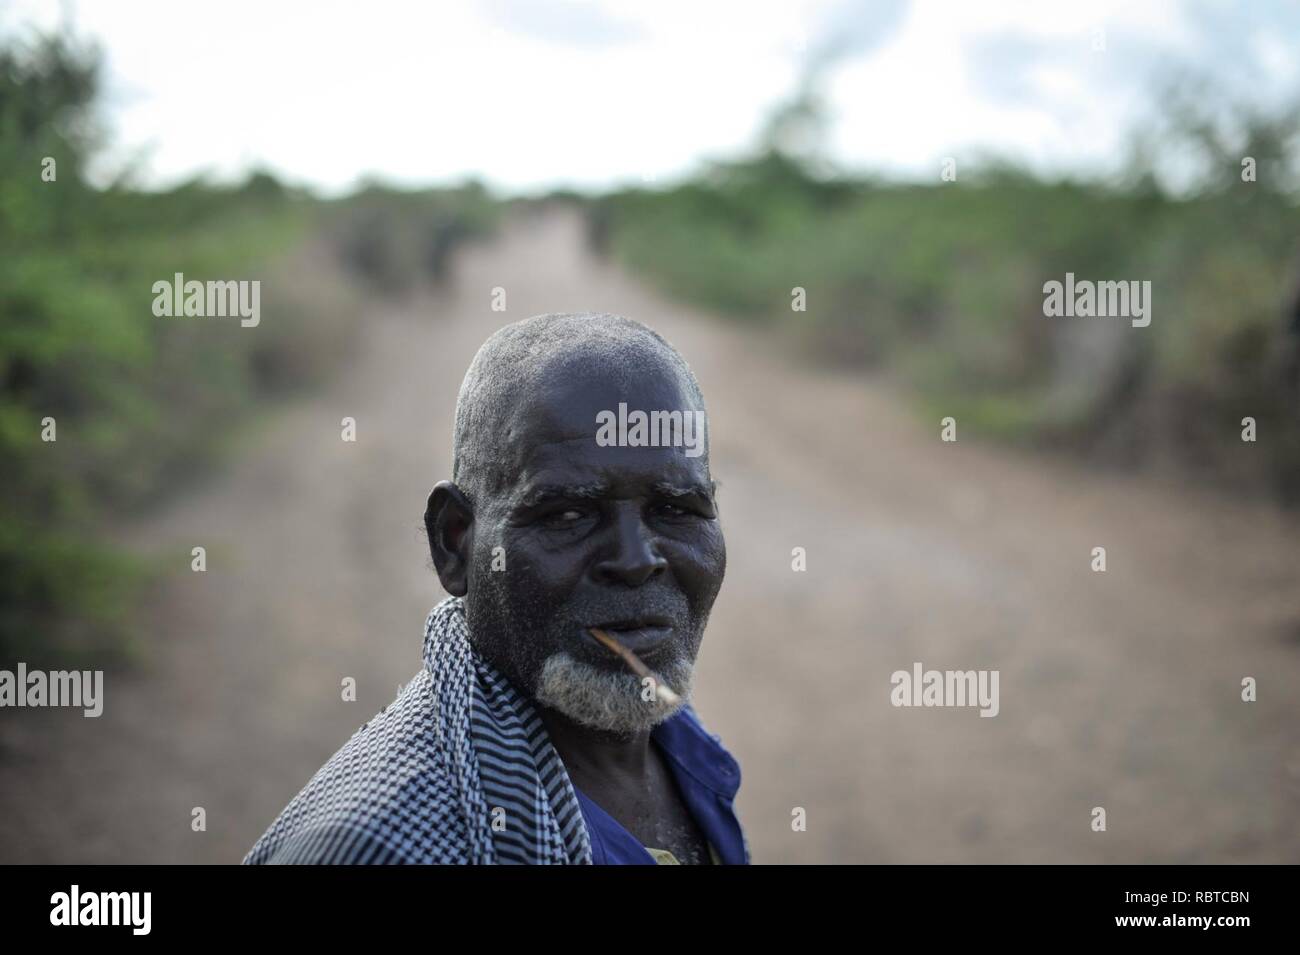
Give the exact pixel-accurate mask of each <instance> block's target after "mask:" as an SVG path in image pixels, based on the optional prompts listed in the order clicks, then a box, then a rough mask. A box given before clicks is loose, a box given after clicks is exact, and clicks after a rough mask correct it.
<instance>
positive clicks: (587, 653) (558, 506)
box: [244, 314, 749, 865]
mask: <svg viewBox="0 0 1300 955" xmlns="http://www.w3.org/2000/svg"><path fill="white" fill-rule="evenodd" d="M615 416H617V419H618V426H617V427H613V426H612V422H613V420H614V418H615ZM695 422H698V428H697V430H696V431H695V435H696V436H697V437H698V440H693V439H692V435H691V430H690V425H692V424H693V423H695ZM703 424H704V403H703V399H702V397H701V395H700V390H699V386H698V384H697V383H696V381H695V377H694V375H693V374H692V373H691V370H690V368H689V367H688V366H687V365H686V362H685V361H683V360H682V358H681V356H679V355H678V354H677V352H676V351H675V350H674V349H673V348H672V346H670V345H669V344H668V343H667V342H666V341H665V340H664V339H663V338H661V337H660V336H659V335H658V334H656V333H655V332H653V331H651V330H650V329H648V328H646V327H645V326H644V325H641V324H639V323H637V322H633V321H630V320H629V319H626V318H621V317H619V316H615V315H604V314H599V315H597V314H581V315H573V314H565V315H541V316H537V317H535V318H530V319H527V320H526V321H522V322H518V323H516V324H514V325H510V326H507V327H506V328H503V329H501V330H500V331H498V332H497V333H496V334H494V335H493V336H492V337H491V338H489V339H488V341H487V342H486V343H485V344H484V345H483V347H482V348H481V349H480V350H479V353H478V354H477V355H476V356H475V358H474V361H473V362H472V363H471V365H470V368H469V371H468V373H467V374H466V375H465V381H464V383H463V384H462V385H461V390H460V396H459V398H458V400H457V404H456V423H455V434H454V436H453V451H452V479H451V481H441V482H439V483H438V484H437V485H436V486H435V487H434V489H433V491H432V493H431V494H430V495H429V501H428V507H427V510H426V511H425V527H426V528H427V530H428V536H429V549H430V553H431V554H432V557H433V563H434V566H435V567H436V569H437V572H438V579H439V580H440V581H441V582H442V586H443V588H444V589H445V590H446V591H447V593H448V594H450V595H451V596H450V597H448V598H447V599H446V600H444V601H443V602H442V603H440V604H438V606H437V607H435V608H434V609H433V611H432V612H431V613H430V615H429V618H428V621H427V623H426V625H425V636H424V666H423V668H422V669H421V670H420V672H419V673H418V674H417V675H416V676H415V678H414V679H413V680H412V681H411V682H410V684H409V685H408V686H407V687H406V688H405V689H404V690H402V692H401V693H400V694H399V695H398V697H397V699H396V700H395V701H394V702H393V703H392V704H391V705H390V706H388V707H387V708H386V709H385V710H384V711H383V712H381V713H379V714H378V715H376V716H375V717H374V718H373V719H372V720H371V721H370V722H369V723H367V724H366V725H365V726H363V727H362V728H361V729H360V730H358V731H357V732H356V733H355V734H354V735H353V737H352V738H351V739H350V740H349V741H348V742H347V743H346V744H345V745H344V746H343V748H342V749H340V750H339V751H338V752H337V753H335V755H334V756H333V757H332V758H331V759H330V760H329V762H328V763H326V764H325V766H324V767H322V768H321V770H320V771H319V772H318V773H317V774H316V775H315V776H314V777H313V778H312V779H311V781H310V782H308V784H307V785H306V787H305V788H304V789H303V790H302V792H300V793H299V794H298V795H297V796H296V797H295V798H294V799H293V801H292V802H290V803H289V805H288V806H287V807H286V808H285V809H284V811H283V812H282V813H281V814H280V816H279V818H278V819H277V820H276V821H275V822H274V823H273V824H272V825H271V828H270V829H268V830H267V831H266V833H265V834H264V835H263V836H262V838H261V839H259V840H258V842H257V844H256V845H255V846H254V847H253V848H252V850H251V851H250V852H249V854H248V856H247V857H246V858H245V860H244V861H245V862H248V863H268V862H271V863H275V862H346V863H376V862H383V863H496V862H518V863H596V864H619V863H629V864H647V865H648V864H655V863H669V864H672V863H681V864H709V863H721V864H737V863H747V862H748V861H749V851H748V846H747V843H746V840H745V836H744V834H743V832H742V830H741V827H740V822H739V820H738V819H737V818H736V814H735V809H734V799H735V795H736V791H737V789H738V788H739V786H740V768H739V766H738V765H737V764H736V761H735V760H734V759H733V758H732V757H731V755H730V754H729V753H727V751H726V750H725V749H724V748H723V747H722V745H721V742H720V741H719V739H718V737H716V736H713V735H711V734H710V733H708V732H707V731H706V730H705V728H704V727H703V725H702V724H701V723H700V721H699V718H698V717H697V715H696V714H695V712H694V710H693V709H692V707H691V705H690V702H689V701H690V689H691V673H692V668H693V666H694V663H695V658H696V654H697V653H698V652H699V648H700V641H701V639H702V638H703V636H704V628H705V624H706V623H707V622H708V617H709V611H710V610H711V608H712V607H713V601H714V598H716V597H717V594H718V589H719V588H720V587H721V585H722V578H723V574H724V571H725V569H726V547H725V544H724V542H723V538H722V528H721V527H720V526H719V523H718V514H717V505H716V501H715V495H714V484H713V481H712V479H711V478H710V475H709V464H708V461H709V458H708V442H707V437H706V431H705V429H704V428H703ZM602 637H603V638H604V639H602ZM611 644H612V647H611ZM619 645H621V648H622V649H621V650H620V647H619ZM624 650H625V651H627V652H626V653H624V652H622V651H624ZM629 657H630V659H629ZM637 661H639V664H640V667H641V670H640V672H639V673H638V672H634V671H633V667H634V666H636V664H637ZM659 684H662V688H661V687H660V686H659ZM664 689H666V690H667V691H668V692H664Z"/></svg>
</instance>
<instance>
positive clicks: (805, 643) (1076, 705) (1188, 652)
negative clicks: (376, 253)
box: [0, 214, 1300, 862]
mask: <svg viewBox="0 0 1300 955" xmlns="http://www.w3.org/2000/svg"><path fill="white" fill-rule="evenodd" d="M497 286H500V287H502V288H504V289H506V291H507V296H508V298H507V303H508V309H507V311H506V312H504V313H500V312H493V311H491V310H490V308H489V303H490V301H491V294H492V289H493V288H494V287H497ZM814 295H815V290H814ZM586 309H596V310H605V311H615V312H619V313H622V314H626V315H629V316H631V317H634V318H637V319H640V320H641V321H644V322H646V323H648V324H650V325H652V326H653V327H655V328H657V329H659V330H660V331H661V332H663V333H664V334H665V335H666V336H667V337H668V338H669V340H670V341H672V342H673V343H674V344H675V345H677V346H678V348H679V349H680V350H681V351H682V352H683V354H684V355H685V356H686V357H687V359H688V360H689V361H690V362H691V363H692V365H693V367H694V368H695V370H696V373H697V375H698V377H699V379H700V382H701V384H702V386H703V388H704V392H705V397H706V399H707V401H708V403H709V412H710V433H711V436H712V441H713V465H714V473H715V476H716V477H717V478H718V479H719V480H720V483H721V507H722V520H723V526H724V529H725V531H726V535H727V542H728V552H729V567H728V576H727V582H726V584H725V585H724V587H723V590H722V595H721V597H720V598H719V602H718V604H717V607H716V609H715V611H714V616H713V621H712V623H711V626H710V628H709V631H708V634H707V636H706V639H705V643H704V648H703V651H702V655H701V659H700V676H699V682H698V692H697V708H698V709H699V711H700V712H701V714H702V715H703V717H704V719H705V721H706V723H708V724H709V725H710V728H711V729H712V730H713V731H714V732H717V733H719V734H720V735H721V736H722V738H723V740H724V741H725V742H726V743H727V744H728V746H729V747H730V748H731V750H732V751H733V752H734V753H735V754H736V755H737V757H738V758H739V760H740V762H741V765H742V768H743V771H744V783H743V785H742V787H741V795H740V799H739V810H740V814H741V818H742V821H743V822H744V823H745V825H746V827H747V830H748V833H749V838H750V842H751V845H752V848H753V850H754V854H755V859H756V861H759V862H934V861H939V862H976V861H981V862H1103V861H1123V862H1138V861H1144V862H1261V861H1277V862H1281V861H1287V862H1297V861H1300V533H1298V531H1300V526H1298V525H1297V523H1296V521H1294V520H1293V519H1289V518H1285V517H1283V516H1282V515H1280V514H1278V513H1277V512H1275V511H1274V510H1272V509H1271V508H1268V507H1264V506H1256V505H1252V504H1241V503H1235V502H1233V501H1231V500H1224V499H1222V498H1217V497H1210V496H1203V495H1200V494H1196V493H1191V492H1189V491H1187V490H1185V489H1177V488H1169V487H1164V486H1161V485H1156V484H1152V483H1149V482H1147V481H1143V480H1138V479H1134V478H1127V477H1117V476H1107V475H1102V474H1097V473H1092V472H1087V471H1081V470H1076V469H1074V468H1071V467H1069V466H1066V465H1064V464H1060V463H1056V462H1052V461H1047V460H1044V459H1041V458H1037V457H1031V456H1025V455H1019V454H1016V453H1013V452H1009V451H1008V450H1006V449H1005V448H997V447H990V446H981V445H980V444H978V443H977V442H975V441H973V440H972V439H968V438H967V437H966V436H965V435H964V434H963V433H962V431H961V421H960V412H959V411H958V410H954V412H953V413H954V414H956V415H957V417H958V437H959V440H958V441H957V442H956V443H955V444H947V443H942V442H941V441H940V440H939V423H938V421H935V422H918V421H917V419H916V418H915V417H914V416H913V415H911V414H910V413H909V412H908V411H907V410H906V409H905V408H904V407H903V406H902V404H901V403H900V402H899V401H898V400H897V399H896V398H895V397H893V396H892V395H891V394H890V393H889V392H887V391H885V390H883V389H880V388H879V387H878V386H874V385H872V384H870V383H864V382H863V381H862V380H861V378H860V377H852V376H849V375H847V374H845V375H840V374H827V373H825V372H817V371H815V370H813V369H810V368H807V367H803V366H801V365H800V364H799V363H798V362H796V361H794V360H792V359H790V358H789V357H788V356H785V355H783V354H782V353H781V352H780V350H779V349H778V348H777V347H776V346H775V345H774V344H773V343H772V342H771V341H768V340H766V339H763V338H761V337H758V336H756V335H755V334H754V333H753V332H752V331H750V330H747V329H745V328H742V327H738V326H736V325H732V324H726V323H723V322H721V321H718V320H716V319H713V318H711V317H709V316H707V315H704V314H701V313H700V312H698V311H695V310H692V309H689V308H684V307H679V306H677V305H673V304H671V303H669V302H666V301H665V300H664V299H662V298H661V297H659V296H657V295H656V294H654V293H652V292H650V291H649V290H647V289H646V288H645V287H644V286H642V285H641V284H639V283H638V282H636V281H634V280H632V279H631V278H629V277H628V276H627V275H625V274H623V273H620V272H618V271H617V270H614V269H612V268H609V267H607V266H604V265H602V264H600V263H597V262H595V261H592V260H591V259H589V258H588V257H587V256H586V254H585V252H584V251H583V246H582V243H581V236H580V230H579V226H578V223H577V221H576V220H574V219H573V218H570V217H568V216H565V215H562V214H550V215H546V216H544V217H540V218H536V219H530V220H520V221H516V222H514V223H513V224H512V225H511V226H510V227H509V228H508V229H507V230H506V231H505V232H504V234H503V235H502V236H501V238H500V239H499V240H497V241H496V242H494V243H493V244H491V245H489V246H483V247H477V248H471V249H467V250H465V252H464V253H463V255H462V257H461V259H460V261H459V264H458V268H457V272H456V283H455V287H454V289H453V290H452V291H449V292H444V293H440V294H438V295H433V296H429V297H426V298H422V299H421V300H419V301H417V302H413V303H410V304H407V305H402V306H376V307H375V309H374V312H373V314H369V315H367V316H366V317H365V321H366V326H365V333H364V334H363V336H362V342H361V345H360V346H359V348H358V351H357V353H356V354H355V355H354V356H353V359H352V362H351V364H350V367H349V368H348V369H347V370H346V372H345V373H344V374H343V375H342V376H341V377H340V378H339V379H338V380H337V381H336V383H335V384H334V385H333V386H332V387H331V388H330V389H329V390H328V391H327V392H324V393H321V394H318V395H316V396H314V397H312V398H311V399H309V400H306V401H304V402H302V403H300V404H298V405H295V406H293V407H291V408H288V409H286V410H283V411H281V412H277V413H276V415H275V417H274V419H273V420H271V421H270V423H269V424H267V425H266V426H265V427H264V428H262V429H261V430H260V431H259V432H258V434H257V436H256V439H255V440H254V441H252V442H251V443H250V446H249V448H248V450H247V451H246V453H245V454H244V455H243V456H241V457H240V458H239V459H238V460H237V461H235V462H234V463H233V464H232V465H231V466H230V467H229V468H228V469H227V470H225V471H223V472H222V473H221V474H219V475H216V476H214V477H213V478H212V479H211V480H210V481H209V482H208V483H206V484H205V485H204V486H202V487H199V488H196V489H194V490H193V491H192V492H191V493H189V494H187V495H185V496H183V497H181V498H180V499H178V500H176V501H174V502H173V503H171V504H170V505H168V506H167V507H166V509H165V510H163V511H161V512H159V513H158V514H157V515H156V516H155V517H154V518H153V519H152V520H151V521H150V522H149V524H148V525H147V526H144V527H140V528H139V529H138V531H136V532H135V533H134V534H133V538H134V543H135V545H136V546H138V547H139V548H140V549H141V550H143V551H149V552H159V551H161V552H164V553H167V554H171V555H174V559H175V561H176V562H177V567H178V573H177V574H176V576H175V577H174V578H173V579H171V580H169V581H168V582H167V583H166V585H165V586H164V587H162V588H161V592H160V593H159V594H158V597H157V600H156V601H155V603H154V605H153V606H152V608H151V610H150V613H149V629H148V631H147V632H146V633H145V634H144V636H143V639H144V642H145V644H146V645H147V646H148V647H149V650H150V654H149V657H150V663H149V666H148V668H147V669H146V670H143V671H139V672H134V673H129V674H128V673H124V674H110V677H109V680H108V683H107V686H106V703H105V711H104V715H103V716H102V717H101V718H99V719H98V720H92V719H83V718H82V717H81V716H80V713H79V712H76V711H62V710H61V711H24V712H23V713H22V714H21V718H15V717H14V716H13V714H10V715H7V716H6V718H5V719H3V720H0V758H2V760H3V761H2V762H0V774H2V775H0V778H2V779H3V787H2V788H0V860H2V861H5V862H15V861H22V862H36V861H61V862H172V861H179V862H187V861H193V862H233V861H238V860H239V859H240V858H241V857H242V855H243V854H244V852H245V851H246V850H247V849H248V848H249V847H250V846H251V845H252V843H253V841H254V840H255V839H256V837H257V836H258V835H259V834H260V833H261V831H262V830H263V829H264V828H265V826H266V825H267V824H268V823H269V822H270V821H271V819H272V818H273V817H274V816H275V814H276V813H277V812H278V811H279V809H280V808H281V807H282V806H283V805H284V803H285V802H286V801H288V799H289V798H290V797H292V796H293V794H294V793H295V792H297V790H298V788H299V787H300V786H301V785H302V784H303V783H304V782H306V780H307V779H308V777H309V776H310V775H311V774H312V773H313V772H314V771H315V770H316V769H317V768H318V767H319V766H320V764H321V763H322V762H323V761H324V760H325V759H326V758H327V757H328V756H329V755H330V754H331V753H332V752H333V751H334V750H335V749H336V748H337V747H338V746H339V745H340V744H342V743H343V742H344V740H346V739H347V737H348V736H349V735H350V734H351V732H352V731H353V730H354V729H355V728H356V727H357V726H359V725H360V724H361V723H363V722H365V721H366V720H367V719H368V718H369V717H370V716H371V715H372V714H373V713H374V712H375V711H377V710H378V709H379V708H380V707H381V706H384V705H385V704H386V703H387V702H388V701H389V700H390V699H391V698H392V696H393V694H394V691H395V689H396V687H397V684H398V683H399V682H402V681H405V680H406V679H408V678H409V677H410V676H411V675H412V674H413V673H414V672H415V669H416V667H417V666H418V665H419V650H420V636H421V625H422V623H423V620H424V615H425V613H426V612H427V610H428V608H429V607H430V606H431V605H432V604H433V603H435V602H436V601H437V600H438V599H440V597H441V596H442V595H441V591H440V590H439V588H438V586H437V581H436V578H435V577H434V575H433V573H432V570H431V569H430V567H429V563H428V555H427V551H426V549H425V545H424V541H423V536H422V530H421V526H420V524H421V514H422V511H423V505H424V497H425V495H426V494H427V492H428V489H429V487H430V486H431V485H432V484H433V482H434V481H436V480H437V479H439V478H441V477H444V476H447V475H448V474H449V464H450V451H449V442H450V435H451V421H452V409H453V406H454V402H455V398H456V391H457V388H458V387H459V384H460V380H461V376H462V375H463V373H464V370H465V368H466V366H467V364H468V362H469V360H470V358H471V356H472V355H473V354H474V352H475V350H476V349H477V348H478V346H479V345H480V344H481V343H482V341H483V339H484V338H485V337H486V336H487V335H488V334H489V333H490V332H491V331H492V330H493V329H495V328H496V327H498V326H499V325H502V324H505V323H507V322H510V321H515V320H517V319H520V318H523V317H526V316H528V315H532V314H535V313H538V312H543V311H568V310H586ZM344 416H352V417H354V418H355V419H356V422H357V440H356V442H355V443H345V442H343V441H342V440H341V439H340V420H341V419H342V418H343V417H344ZM195 545H203V546H205V547H206V548H207V553H208V570H207V572H206V573H202V574H200V573H191V572H190V571H189V562H190V548H191V547H193V546H195ZM1096 546H1104V547H1105V548H1106V550H1107V564H1108V570H1107V571H1106V572H1105V573H1094V572H1093V571H1092V570H1091V568H1090V562H1091V559H1092V558H1091V550H1092V548H1093V547H1096ZM795 547H802V548H805V549H806V553H807V571H806V572H802V573H798V572H795V571H793V570H792V569H791V560H792V557H791V553H792V549H793V548H795ZM914 661H920V662H922V663H923V664H924V665H925V666H926V667H927V668H937V669H979V668H990V669H998V670H999V671H1000V712H999V714H998V715H997V716H996V717H994V718H980V717H979V716H978V713H977V711H976V710H974V709H955V708H950V709H920V708H896V707H894V706H891V705H890V701H889V696H890V689H891V686H890V674H891V673H892V672H894V671H895V670H899V669H905V670H910V669H911V666H912V664H913V662H914ZM1246 676H1252V677H1254V678H1256V679H1257V680H1258V693H1259V699H1258V701H1257V702H1254V703H1245V702H1242V700H1241V697H1240V694H1241V681H1242V678H1243V677H1246ZM345 677H352V678H354V679H355V680H356V685H357V700H356V701H355V702H345V701H344V700H342V699H341V690H340V686H341V681H342V680H343V679H344V678H345ZM1096 806H1101V807H1104V808H1105V809H1106V813H1107V831H1106V832H1104V833H1099V832H1093V831H1092V830H1091V828H1090V823H1091V821H1092V814H1091V811H1092V809H1093V807H1096ZM195 807H203V809H204V810H205V812H206V825H207V828H206V831H201V832H196V831H194V830H193V828H192V826H191V819H192V812H193V810H194V808H195ZM796 807H800V808H802V809H804V810H805V812H806V818H807V829H806V831H802V832H800V831H794V830H793V829H792V826H791V820H792V812H793V811H794V810H795V808H796Z"/></svg>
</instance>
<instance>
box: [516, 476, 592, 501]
mask: <svg viewBox="0 0 1300 955" xmlns="http://www.w3.org/2000/svg"><path fill="white" fill-rule="evenodd" d="M608 493H609V485H608V484H606V483H605V482H603V481H593V482H590V483H588V484H539V485H538V486H537V487H534V488H530V489H529V490H528V491H527V492H525V493H524V495H523V496H522V497H521V498H520V499H519V507H537V506H538V505H541V504H545V503H547V502H548V501H556V500H559V501H571V500H596V499H599V498H602V497H604V496H605V495H607V494H608Z"/></svg>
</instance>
